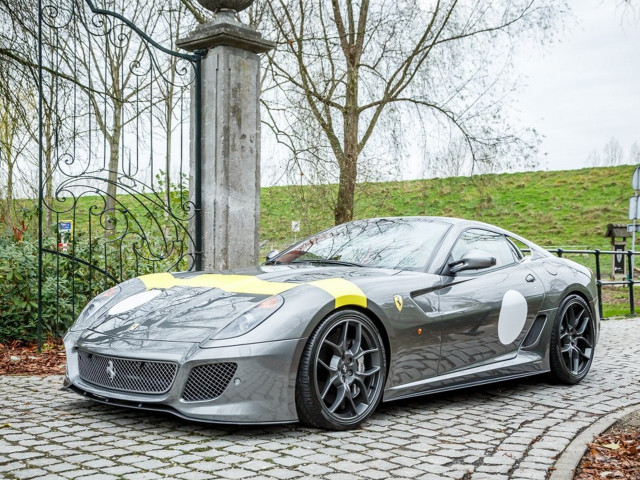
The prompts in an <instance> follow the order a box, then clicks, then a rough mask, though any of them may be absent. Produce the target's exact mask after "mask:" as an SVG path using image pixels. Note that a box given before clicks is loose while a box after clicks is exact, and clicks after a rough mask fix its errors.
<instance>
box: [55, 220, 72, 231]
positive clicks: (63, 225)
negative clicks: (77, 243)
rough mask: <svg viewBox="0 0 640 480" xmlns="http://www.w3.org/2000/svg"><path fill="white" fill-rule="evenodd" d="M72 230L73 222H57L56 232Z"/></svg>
mask: <svg viewBox="0 0 640 480" xmlns="http://www.w3.org/2000/svg"><path fill="white" fill-rule="evenodd" d="M71 231H73V222H59V223H58V232H60V233H65V232H71Z"/></svg>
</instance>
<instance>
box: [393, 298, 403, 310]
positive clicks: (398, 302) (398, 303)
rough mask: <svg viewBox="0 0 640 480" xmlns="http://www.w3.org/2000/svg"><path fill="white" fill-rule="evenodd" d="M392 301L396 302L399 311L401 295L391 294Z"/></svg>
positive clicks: (400, 308)
mask: <svg viewBox="0 0 640 480" xmlns="http://www.w3.org/2000/svg"><path fill="white" fill-rule="evenodd" d="M393 301H394V302H395V304H396V308H397V309H398V311H399V312H401V311H402V297H401V296H400V295H394V296H393Z"/></svg>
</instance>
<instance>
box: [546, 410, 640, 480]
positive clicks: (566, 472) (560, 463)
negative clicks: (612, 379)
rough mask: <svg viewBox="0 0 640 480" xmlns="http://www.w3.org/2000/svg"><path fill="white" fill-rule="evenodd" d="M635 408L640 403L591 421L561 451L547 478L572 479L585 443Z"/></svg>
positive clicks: (585, 446)
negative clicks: (589, 424)
mask: <svg viewBox="0 0 640 480" xmlns="http://www.w3.org/2000/svg"><path fill="white" fill-rule="evenodd" d="M636 410H640V403H634V404H633V405H629V406H627V407H624V408H622V409H620V410H617V411H615V412H613V413H610V414H608V415H606V416H604V417H602V418H601V419H599V420H598V421H596V422H595V423H593V424H592V425H591V426H590V427H587V428H586V429H585V430H584V431H583V432H582V433H580V435H578V436H577V437H576V438H574V439H573V441H572V442H571V443H570V444H569V445H568V446H567V448H565V450H564V451H563V452H562V454H561V455H560V458H558V460H556V463H555V464H554V466H553V470H551V476H550V477H549V480H573V477H574V475H575V470H576V467H577V466H578V463H580V460H582V457H583V455H584V453H585V452H586V451H587V444H588V443H590V442H592V441H593V439H594V438H595V437H597V436H598V435H600V434H601V433H603V432H604V431H605V430H607V429H608V428H609V427H611V425H613V424H614V423H616V422H617V421H618V420H620V419H622V418H624V417H626V416H627V415H629V414H631V413H633V412H635V411H636Z"/></svg>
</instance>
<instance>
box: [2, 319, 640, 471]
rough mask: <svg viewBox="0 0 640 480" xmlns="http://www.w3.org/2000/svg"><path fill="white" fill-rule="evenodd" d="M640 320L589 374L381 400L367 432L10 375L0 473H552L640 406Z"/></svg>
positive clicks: (629, 323)
mask: <svg viewBox="0 0 640 480" xmlns="http://www.w3.org/2000/svg"><path fill="white" fill-rule="evenodd" d="M639 365H640V320H637V319H636V320H616V321H609V322H605V323H604V324H603V328H602V335H601V339H600V345H599V346H598V349H597V353H596V359H595V363H594V366H593V368H592V370H591V373H590V374H589V375H588V376H587V378H586V379H585V381H583V383H581V384H580V385H577V386H574V387H566V386H557V385H551V384H549V383H548V382H547V381H546V379H545V378H544V377H533V378H530V379H527V380H519V381H511V382H507V383H500V384H494V385H492V386H485V387H482V388H474V389H466V390H462V391H458V392H454V393H447V394H439V395H432V396H425V397H421V398H418V399H413V400H411V401H401V402H395V403H391V404H385V405H382V406H381V407H380V408H379V409H378V411H377V412H376V414H375V415H374V416H373V418H372V419H371V420H370V421H369V422H368V423H367V424H366V425H365V426H364V428H362V429H361V430H358V431H354V432H338V433H336V432H324V431H318V430H313V429H308V428H305V427H302V426H299V425H292V426H274V427H268V428H265V427H255V428H246V427H242V428H233V427H212V426H210V425H203V424H195V423H190V422H187V421H183V420H178V419H174V418H173V417H170V416H167V415H158V414H154V413H145V412H137V411H130V410H126V409H120V408H115V407H109V406H103V405H100V404H96V403H92V402H89V401H87V400H84V399H82V398H81V397H79V396H77V395H75V394H72V393H67V392H61V391H60V390H59V387H60V385H61V381H62V379H61V377H45V378H39V377H0V477H2V478H7V479H29V478H46V479H48V480H56V479H80V478H82V479H92V480H110V479H135V480H138V479H140V480H143V479H154V478H176V479H185V480H195V479H206V478H229V479H240V478H269V479H289V478H326V479H336V480H337V479H344V480H349V479H355V478H368V479H378V478H410V479H414V478H421V479H422V478H424V479H432V478H433V479H436V478H438V479H439V478H445V479H446V478H452V479H465V480H467V479H468V480H472V479H481V478H491V479H497V480H499V479H506V478H509V479H516V478H521V479H544V478H546V476H547V472H548V470H549V468H550V467H551V466H553V463H554V461H555V459H556V458H557V456H558V455H559V454H560V453H561V452H562V451H563V450H564V449H565V447H566V446H567V445H568V444H569V442H570V441H571V439H572V438H573V437H574V436H575V435H576V434H577V433H578V432H580V431H581V430H582V429H584V428H585V427H586V426H588V425H589V424H591V423H592V422H594V421H595V420H596V419H598V418H599V417H601V416H603V415H605V414H607V413H609V412H612V411H614V410H616V409H618V408H621V407H624V406H627V405H630V404H633V403H638V402H640V382H639V381H638V377H639V374H638V366H639Z"/></svg>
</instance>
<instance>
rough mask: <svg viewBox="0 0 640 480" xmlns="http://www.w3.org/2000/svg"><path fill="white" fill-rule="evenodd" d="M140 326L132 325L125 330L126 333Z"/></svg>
mask: <svg viewBox="0 0 640 480" xmlns="http://www.w3.org/2000/svg"><path fill="white" fill-rule="evenodd" d="M139 326H140V324H139V323H134V324H133V325H131V326H130V327H129V328H127V331H128V332H130V331H132V330H135V329H136V328H138V327H139Z"/></svg>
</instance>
